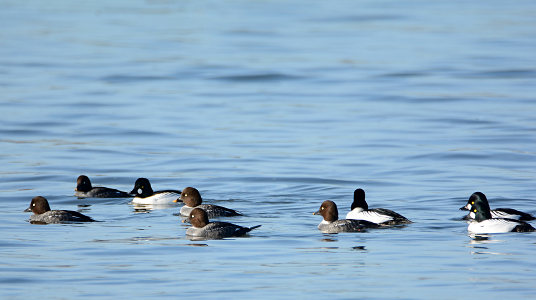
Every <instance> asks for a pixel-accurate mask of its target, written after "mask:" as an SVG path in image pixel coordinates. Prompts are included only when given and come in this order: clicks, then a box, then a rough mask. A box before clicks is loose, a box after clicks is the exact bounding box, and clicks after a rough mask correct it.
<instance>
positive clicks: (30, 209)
mask: <svg viewBox="0 0 536 300" xmlns="http://www.w3.org/2000/svg"><path fill="white" fill-rule="evenodd" d="M23 211H24V212H31V211H32V208H31V207H28V208H27V209H25V210H23Z"/></svg>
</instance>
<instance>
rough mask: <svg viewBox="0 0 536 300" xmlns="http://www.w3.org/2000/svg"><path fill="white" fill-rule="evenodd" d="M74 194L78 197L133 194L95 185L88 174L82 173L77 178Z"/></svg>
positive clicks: (111, 196)
mask: <svg viewBox="0 0 536 300" xmlns="http://www.w3.org/2000/svg"><path fill="white" fill-rule="evenodd" d="M74 191H75V193H74V195H75V196H76V197H78V198H127V197H131V196H132V195H131V194H129V193H127V192H123V191H120V190H116V189H111V188H107V187H93V186H92V185H91V180H89V177H87V176H86V175H80V176H78V178H77V179H76V188H75V189H74Z"/></svg>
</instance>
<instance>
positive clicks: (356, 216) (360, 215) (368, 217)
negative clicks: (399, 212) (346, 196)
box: [346, 207, 393, 224]
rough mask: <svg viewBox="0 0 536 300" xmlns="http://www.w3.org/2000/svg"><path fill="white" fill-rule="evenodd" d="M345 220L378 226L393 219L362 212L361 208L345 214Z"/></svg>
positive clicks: (375, 213) (371, 212) (370, 212)
mask: <svg viewBox="0 0 536 300" xmlns="http://www.w3.org/2000/svg"><path fill="white" fill-rule="evenodd" d="M346 219H353V220H365V221H369V222H372V223H376V224H380V223H384V222H388V221H391V220H393V217H391V216H388V215H384V214H380V213H377V212H375V211H369V210H367V211H363V209H362V208H360V207H357V208H354V209H353V210H352V211H351V212H349V213H348V214H346Z"/></svg>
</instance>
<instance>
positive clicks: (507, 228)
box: [467, 219, 519, 234]
mask: <svg viewBox="0 0 536 300" xmlns="http://www.w3.org/2000/svg"><path fill="white" fill-rule="evenodd" d="M517 225H519V223H518V222H514V221H511V220H506V219H487V220H484V221H482V222H476V221H473V222H470V223H469V226H468V227H467V231H469V232H472V233H482V234H483V233H502V232H511V231H512V230H513V229H514V228H515V227H516V226H517Z"/></svg>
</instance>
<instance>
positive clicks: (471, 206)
mask: <svg viewBox="0 0 536 300" xmlns="http://www.w3.org/2000/svg"><path fill="white" fill-rule="evenodd" d="M465 208H466V209H467V210H471V208H473V205H471V203H467V205H465Z"/></svg>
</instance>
